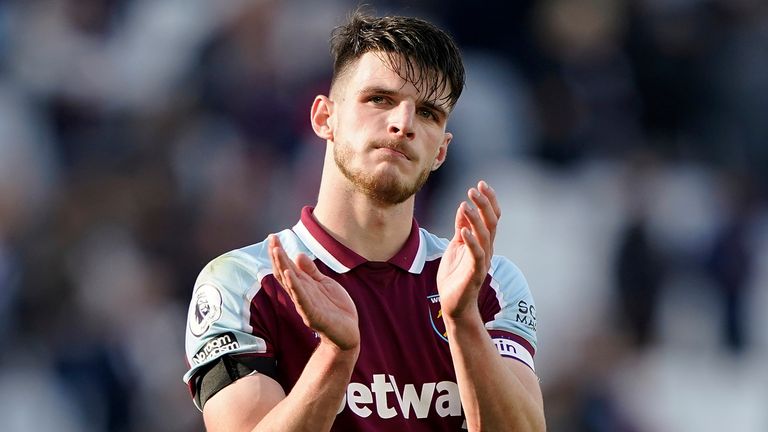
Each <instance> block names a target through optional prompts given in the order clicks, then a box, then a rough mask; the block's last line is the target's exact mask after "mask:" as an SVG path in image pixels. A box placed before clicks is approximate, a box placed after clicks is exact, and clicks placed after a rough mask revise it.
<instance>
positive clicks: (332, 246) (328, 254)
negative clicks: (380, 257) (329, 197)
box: [293, 206, 426, 274]
mask: <svg viewBox="0 0 768 432" xmlns="http://www.w3.org/2000/svg"><path fill="white" fill-rule="evenodd" d="M313 210H314V207H309V206H307V207H304V208H303V209H302V210H301V220H299V222H298V223H297V224H296V225H295V226H294V227H293V232H295V233H296V235H297V236H298V237H299V238H300V239H301V241H302V242H303V243H304V244H305V245H306V246H307V248H308V249H309V250H310V251H311V252H312V254H314V255H315V257H316V258H318V259H319V260H320V261H322V262H323V263H324V264H325V265H327V266H328V267H329V268H331V269H332V270H333V271H335V272H336V273H346V272H348V271H349V270H351V269H353V268H355V267H357V266H359V265H361V264H364V263H366V262H368V261H367V260H366V259H365V258H363V257H362V256H360V255H358V254H357V253H356V252H355V251H353V250H352V249H349V248H348V247H346V246H344V245H343V244H341V243H340V242H339V241H338V240H336V239H335V238H333V237H332V236H331V235H330V234H328V232H326V231H325V229H323V227H321V226H320V224H319V223H318V222H317V220H316V219H315V217H314V216H313V215H312V212H313ZM425 260H426V250H425V248H424V238H423V234H422V232H421V229H419V225H418V223H416V219H414V220H413V224H411V233H410V234H409V235H408V239H407V240H406V241H405V244H404V245H403V247H402V248H401V249H400V251H398V252H397V253H396V254H395V255H394V256H393V257H392V258H390V259H389V260H388V261H387V262H389V263H390V264H392V265H395V266H397V267H400V268H401V269H403V270H405V271H407V272H410V273H415V274H419V273H421V270H422V269H423V268H424V262H425Z"/></svg>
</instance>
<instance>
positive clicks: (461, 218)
mask: <svg viewBox="0 0 768 432" xmlns="http://www.w3.org/2000/svg"><path fill="white" fill-rule="evenodd" d="M466 205H467V203H465V202H463V201H462V202H461V204H459V207H458V208H457V209H456V220H455V221H454V224H453V227H454V235H453V239H454V240H458V239H460V238H461V229H462V228H468V227H469V221H468V220H467V217H466V216H465V212H466V210H465V206H466Z"/></svg>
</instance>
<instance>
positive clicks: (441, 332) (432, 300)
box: [427, 294, 448, 342]
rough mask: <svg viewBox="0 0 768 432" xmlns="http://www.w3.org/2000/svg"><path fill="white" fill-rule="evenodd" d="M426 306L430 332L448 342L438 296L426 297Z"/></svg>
mask: <svg viewBox="0 0 768 432" xmlns="http://www.w3.org/2000/svg"><path fill="white" fill-rule="evenodd" d="M427 304H428V305H429V323H430V324H431V325H432V330H434V331H435V333H436V334H437V335H438V336H440V339H442V340H444V341H446V342H448V331H447V330H446V329H445V322H443V309H442V308H441V307H440V294H433V295H430V296H427Z"/></svg>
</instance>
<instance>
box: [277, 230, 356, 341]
mask: <svg viewBox="0 0 768 432" xmlns="http://www.w3.org/2000/svg"><path fill="white" fill-rule="evenodd" d="M269 258H270V260H271V261H272V271H273V272H274V276H275V278H276V279H277V281H278V282H279V283H280V285H282V286H283V288H284V289H285V291H286V292H287V293H288V295H289V296H290V297H291V300H293V303H294V305H296V311H297V312H298V313H299V315H301V318H302V319H303V320H304V324H306V325H307V326H308V327H310V328H311V329H313V330H314V331H316V332H317V333H318V335H319V336H320V340H321V341H322V342H326V343H330V344H332V345H334V346H336V347H338V349H340V350H342V351H347V350H354V349H359V347H360V329H359V327H358V321H357V308H356V307H355V304H354V302H352V298H350V297H349V293H347V291H346V290H345V289H344V288H343V287H342V286H341V285H339V284H338V282H336V281H335V280H333V279H331V278H330V277H328V276H325V275H324V274H322V273H320V270H318V269H317V266H315V263H314V262H312V260H311V259H309V257H308V256H306V255H305V254H303V253H302V254H299V255H298V256H297V257H296V259H295V262H293V261H291V260H290V259H289V258H288V255H287V254H286V253H285V250H284V249H283V247H282V245H281V244H280V240H278V238H277V236H275V235H270V236H269Z"/></svg>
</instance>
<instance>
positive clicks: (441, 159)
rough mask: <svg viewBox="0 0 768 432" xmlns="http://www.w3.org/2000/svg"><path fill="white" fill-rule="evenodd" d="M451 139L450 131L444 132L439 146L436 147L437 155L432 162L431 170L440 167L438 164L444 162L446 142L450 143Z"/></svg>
mask: <svg viewBox="0 0 768 432" xmlns="http://www.w3.org/2000/svg"><path fill="white" fill-rule="evenodd" d="M452 139H453V134H452V133H450V132H446V133H445V135H444V136H443V142H442V144H440V147H438V148H437V155H436V156H435V162H434V163H433V164H432V171H435V170H436V169H438V168H440V165H442V164H443V162H445V157H446V156H447V155H448V144H450V143H451V140H452Z"/></svg>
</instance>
